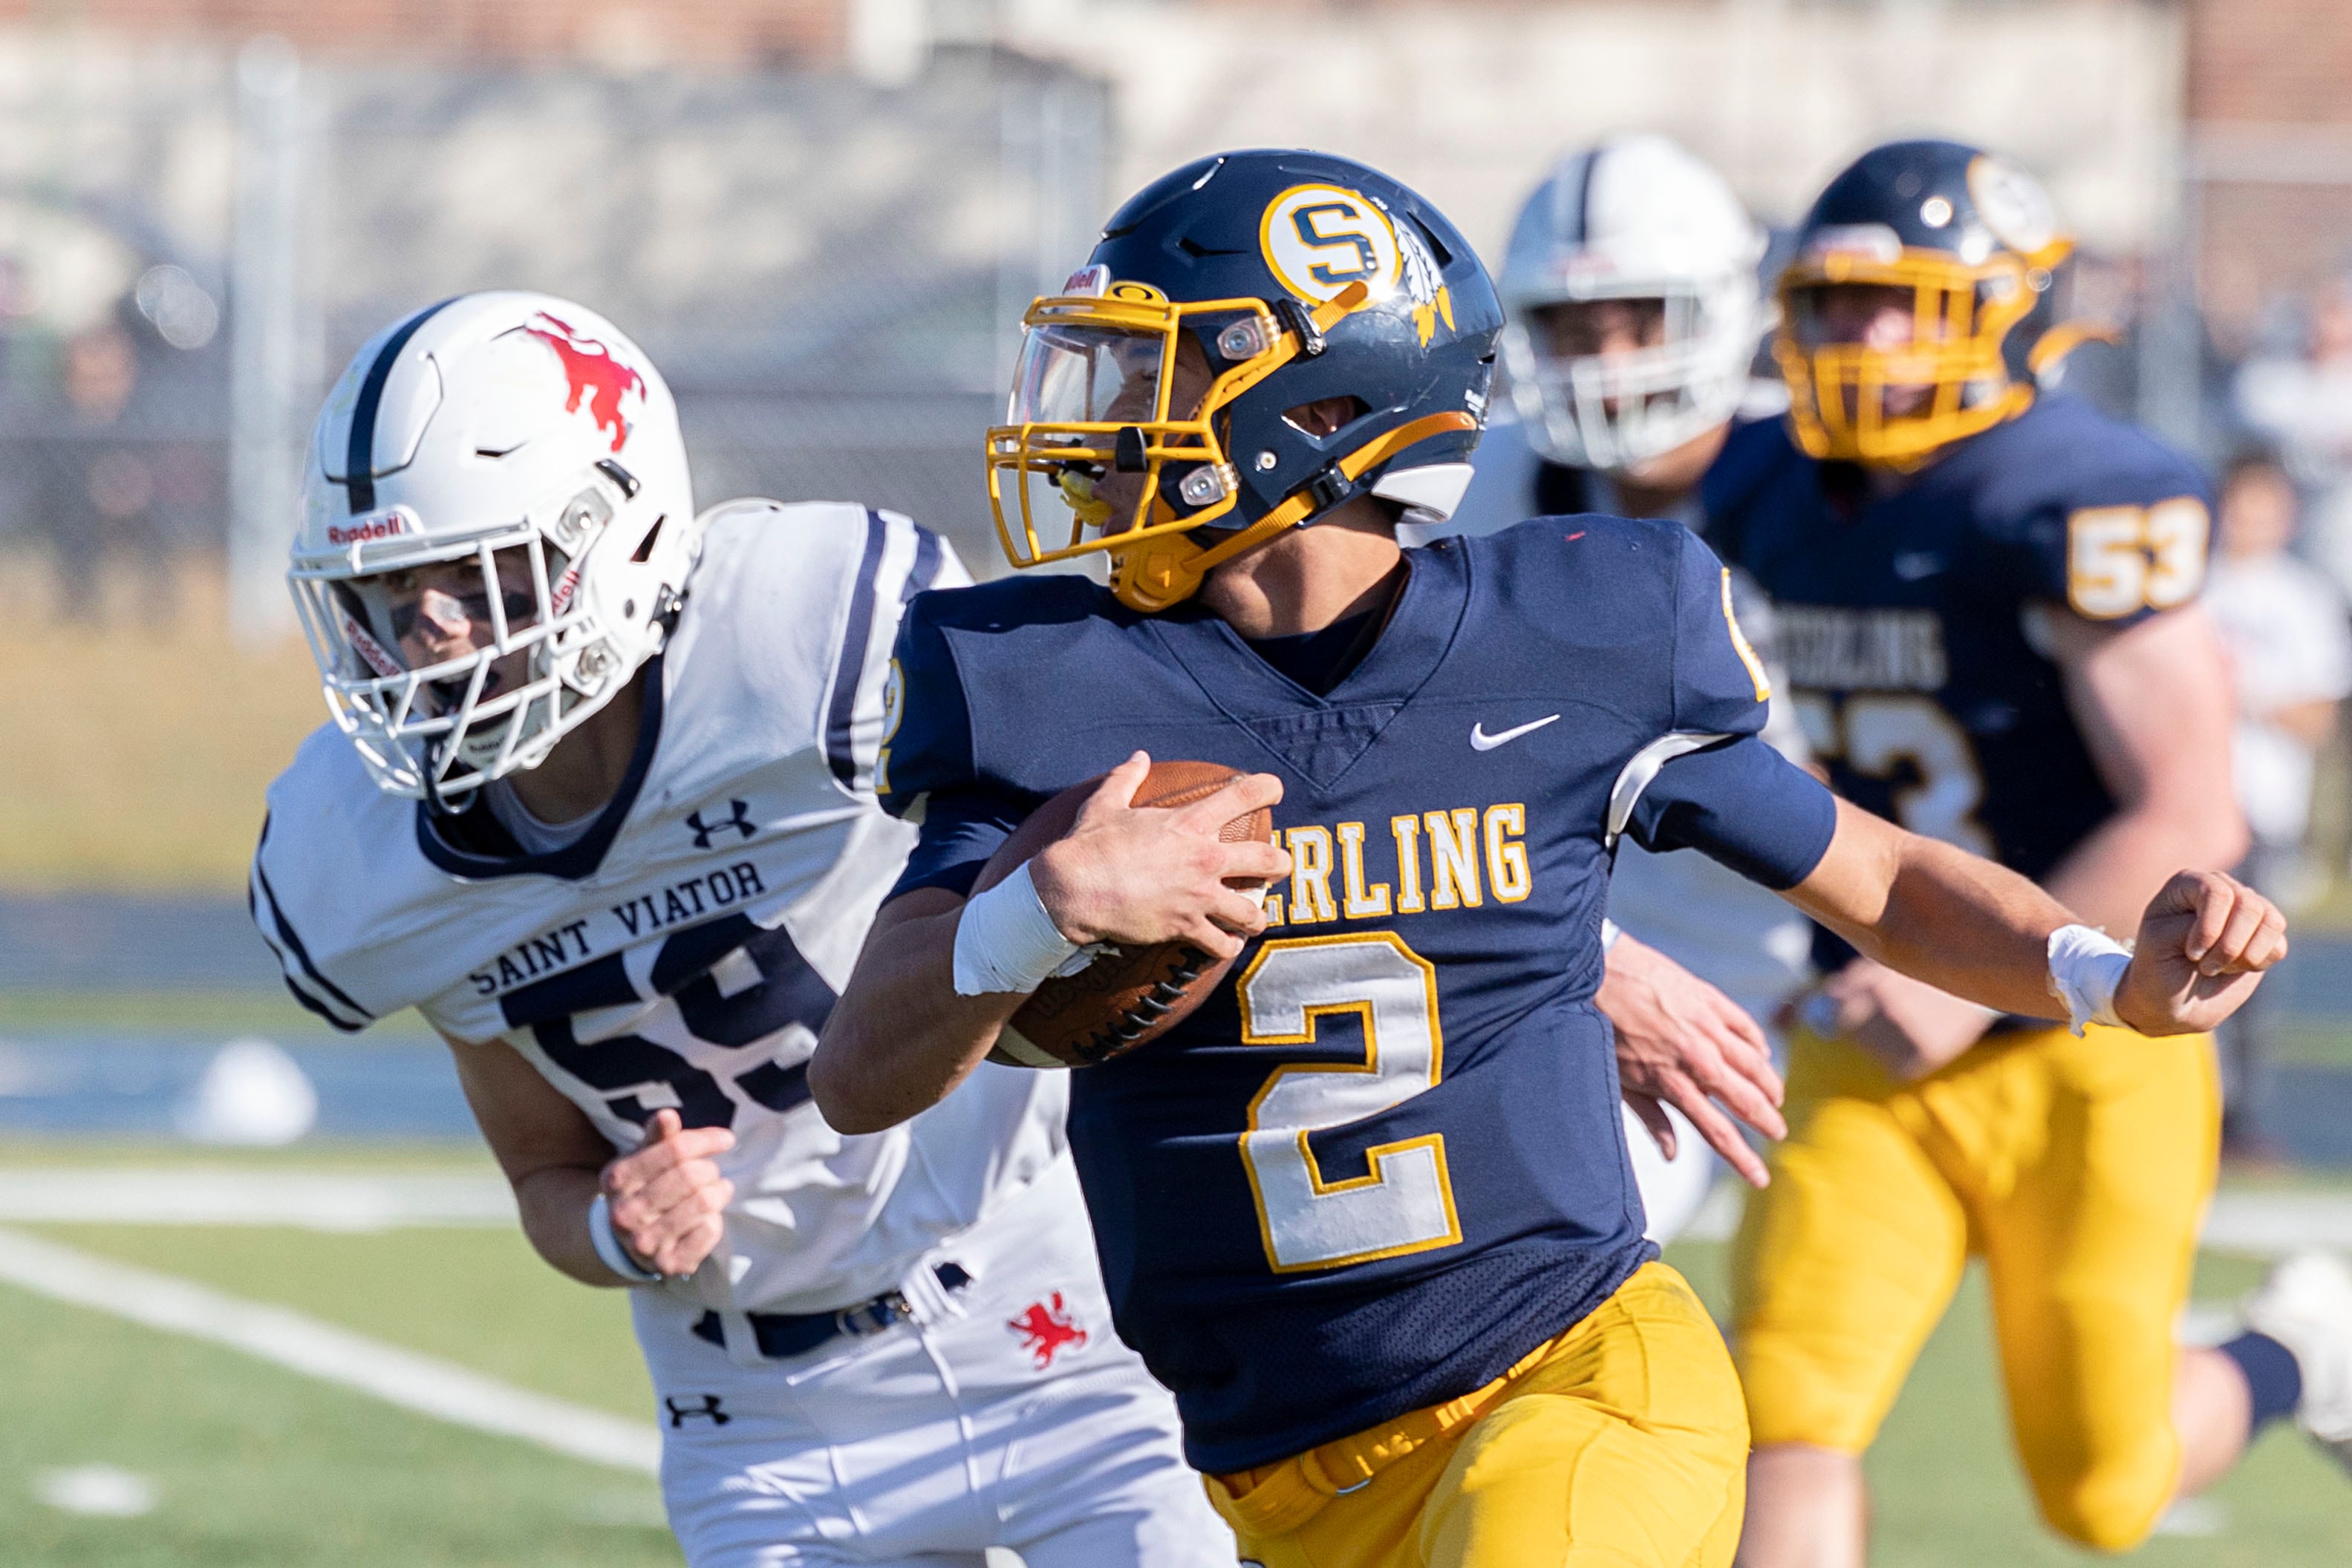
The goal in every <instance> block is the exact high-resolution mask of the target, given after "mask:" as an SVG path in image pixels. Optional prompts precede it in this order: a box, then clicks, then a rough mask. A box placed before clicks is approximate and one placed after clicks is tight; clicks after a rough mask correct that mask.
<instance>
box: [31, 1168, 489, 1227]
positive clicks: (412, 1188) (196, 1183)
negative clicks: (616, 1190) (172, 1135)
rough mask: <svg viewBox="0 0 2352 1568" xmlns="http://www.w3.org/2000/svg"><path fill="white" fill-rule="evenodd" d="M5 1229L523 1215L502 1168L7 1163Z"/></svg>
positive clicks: (453, 1220) (382, 1223) (388, 1222)
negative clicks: (435, 1170) (9, 1226)
mask: <svg viewBox="0 0 2352 1568" xmlns="http://www.w3.org/2000/svg"><path fill="white" fill-rule="evenodd" d="M0 1223H7V1224H16V1225H290V1226H298V1227H299V1228H303V1229H306V1230H336V1231H372V1230H389V1229H394V1228H399V1227H403V1226H413V1225H430V1226H467V1227H476V1226H478V1227H492V1228H495V1227H504V1226H511V1225H513V1224H515V1223H516V1218H515V1205H514V1195H513V1194H512V1193H511V1192H509V1190H508V1189H507V1184H506V1182H505V1180H504V1179H503V1178H501V1177H500V1176H499V1174H498V1173H497V1172H496V1171H484V1172H449V1173H437V1174H436V1173H433V1172H407V1171H382V1172H370V1171H336V1170H315V1169H313V1170H304V1169H301V1168H299V1167H295V1166H289V1167H284V1168H280V1169H276V1170H270V1169H248V1170H230V1169H222V1168H220V1167H218V1166H177V1167H174V1166H117V1167H112V1168H105V1167H90V1166H85V1167H80V1168H76V1167H74V1166H0Z"/></svg>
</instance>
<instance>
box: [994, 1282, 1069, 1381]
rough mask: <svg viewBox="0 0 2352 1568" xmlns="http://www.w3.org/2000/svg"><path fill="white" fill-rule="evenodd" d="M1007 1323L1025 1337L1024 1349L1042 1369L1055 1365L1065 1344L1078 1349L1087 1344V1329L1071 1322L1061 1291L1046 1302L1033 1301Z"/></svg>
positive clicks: (1023, 1339) (1022, 1338)
mask: <svg viewBox="0 0 2352 1568" xmlns="http://www.w3.org/2000/svg"><path fill="white" fill-rule="evenodd" d="M1004 1326H1005V1327H1006V1328H1009V1329H1011V1330H1012V1331H1013V1333H1017V1334H1019V1335H1020V1336H1021V1348H1022V1349H1024V1350H1025V1351H1027V1352H1028V1353H1029V1354H1031V1355H1033V1356H1035V1357H1036V1358H1037V1364H1038V1366H1039V1367H1041V1368H1042V1367H1048V1366H1051V1365H1053V1364H1054V1357H1055V1355H1056V1354H1059V1353H1060V1351H1061V1350H1062V1348H1063V1347H1064V1346H1065V1345H1066V1346H1068V1347H1070V1348H1071V1349H1074V1350H1075V1349H1076V1348H1077V1347H1078V1346H1079V1345H1082V1344H1084V1343H1087V1331H1086V1330H1084V1329H1082V1328H1080V1327H1079V1326H1078V1325H1077V1324H1076V1323H1075V1322H1071V1321H1070V1314H1069V1312H1068V1311H1067V1310H1066V1309H1065V1308H1064V1307H1063V1305H1062V1292H1061V1291H1055V1292H1054V1293H1053V1294H1052V1295H1051V1296H1048V1297H1047V1298H1045V1300H1044V1301H1032V1302H1030V1303H1029V1305H1028V1306H1026V1307H1025V1308H1024V1309H1023V1310H1022V1312H1021V1315H1020V1316H1019V1317H1017V1318H1013V1319H1010V1320H1008V1321H1007V1322H1006V1323H1005V1325H1004Z"/></svg>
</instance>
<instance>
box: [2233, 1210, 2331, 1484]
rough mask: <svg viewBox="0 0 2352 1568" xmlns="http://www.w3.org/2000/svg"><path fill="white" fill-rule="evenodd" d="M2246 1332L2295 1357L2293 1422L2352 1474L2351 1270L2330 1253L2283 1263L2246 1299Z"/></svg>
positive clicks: (2296, 1256)
mask: <svg viewBox="0 0 2352 1568" xmlns="http://www.w3.org/2000/svg"><path fill="white" fill-rule="evenodd" d="M2245 1312H2246V1326H2247V1327H2249V1328H2251V1329H2252V1330H2253V1331H2254V1332H2255V1333H2261V1334H2267V1335H2269V1336H2270V1337H2271V1338H2273V1339H2274V1340H2276V1341H2278V1342H2279V1343H2281V1344H2283V1345H2284V1346H2286V1348H2287V1349H2288V1350H2289V1351H2290V1352H2291V1353H2293V1354H2294V1362H2295V1366H2296V1368H2297V1369H2298V1370H2299V1371H2300V1372H2301V1373H2302V1374H2303V1397H2302V1399H2301V1400H2299V1401H2297V1403H2296V1406H2295V1413H2294V1414H2295V1422H2296V1424H2297V1425H2298V1426H2300V1427H2302V1428H2303V1429H2304V1430H2305V1431H2306V1432H2308V1433H2310V1434H2311V1435H2312V1437H2315V1438H2316V1439H2317V1440H2318V1441H2319V1443H2320V1446H2321V1447H2323V1448H2326V1450H2327V1451H2328V1452H2329V1453H2331V1454H2333V1455H2334V1456H2335V1457H2336V1462H2337V1463H2339V1464H2341V1465H2343V1466H2344V1467H2345V1469H2352V1267H2347V1265H2346V1264H2345V1261H2344V1260H2342V1259H2341V1258H2338V1257H2337V1256H2336V1254H2334V1253H2332V1252H2319V1251H2308V1252H2296V1253H2294V1254H2292V1255H2290V1256H2289V1257H2287V1258H2285V1259H2284V1260H2281V1261H2280V1263H2279V1265H2278V1266H2277V1267H2276V1268H2274V1269H2273V1270H2271V1272H2270V1278H2268V1279H2267V1280H2264V1281H2263V1283H2262V1286H2261V1288H2260V1289H2258V1290H2256V1291H2254V1292H2253V1293H2252V1295H2250V1296H2248V1297H2247V1298H2246V1307H2245Z"/></svg>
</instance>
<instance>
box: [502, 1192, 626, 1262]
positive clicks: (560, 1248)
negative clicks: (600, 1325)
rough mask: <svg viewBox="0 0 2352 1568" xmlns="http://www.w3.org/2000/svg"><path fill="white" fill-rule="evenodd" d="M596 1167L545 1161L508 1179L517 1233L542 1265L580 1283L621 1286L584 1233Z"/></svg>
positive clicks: (586, 1226) (586, 1231)
mask: <svg viewBox="0 0 2352 1568" xmlns="http://www.w3.org/2000/svg"><path fill="white" fill-rule="evenodd" d="M596 1174H597V1173H596V1172H595V1171H594V1170H593V1169H585V1168H583V1167H580V1166H545V1167H543V1168H541V1169H539V1170H535V1171H532V1172H531V1173H530V1174H529V1175H528V1176H518V1177H516V1178H514V1182H513V1186H514V1195H515V1207H516V1208H517V1209H519V1210H520V1212H521V1215H522V1233H523V1237H524V1239H527V1240H528V1241H530V1245H531V1249H532V1250H533V1251H535V1252H537V1253H538V1254H539V1255H540V1256H541V1258H543V1259H545V1260H547V1264H548V1267H550V1268H551V1269H553V1270H555V1271H556V1272H557V1273H559V1274H567V1275H569V1276H571V1277H572V1279H574V1280H577V1281H580V1282H581V1283H582V1284H583V1285H596V1286H600V1287H601V1286H614V1285H626V1284H629V1283H631V1282H632V1281H627V1280H625V1279H623V1278H622V1277H621V1276H620V1275H618V1274H615V1273H614V1272H613V1270H610V1269H607V1268H606V1267H604V1260H602V1259H600V1258H599V1257H597V1256H596V1244H595V1242H594V1241H593V1240H592V1239H590V1238H589V1234H588V1224H589V1206H590V1205H592V1204H593V1203H594V1202H595V1201H596Z"/></svg>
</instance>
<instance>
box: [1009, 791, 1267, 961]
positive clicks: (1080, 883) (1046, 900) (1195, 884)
mask: <svg viewBox="0 0 2352 1568" xmlns="http://www.w3.org/2000/svg"><path fill="white" fill-rule="evenodd" d="M1150 771H1151V758H1150V757H1148V756H1146V755H1145V754H1144V753H1142V752H1140V751H1139V752H1137V753H1136V754H1135V755H1134V756H1132V757H1130V758H1128V759H1127V760H1126V761H1124V762H1122V763H1120V764H1119V765H1118V767H1117V768H1112V769H1111V770H1110V772H1109V773H1108V775H1106V776H1105V777H1104V779H1103V782H1102V788H1101V789H1097V790H1096V791H1095V793H1094V796H1093V798H1092V799H1090V800H1087V803H1086V806H1085V808H1084V809H1083V810H1080V811H1079V812H1078V820H1077V821H1076V823H1074V824H1073V825H1072V826H1071V829H1070V831H1069V833H1068V834H1067V835H1066V837H1064V838H1062V839H1061V840H1059V841H1056V842H1055V843H1051V844H1048V845H1047V846H1045V849H1043V850H1041V851H1039V852H1038V853H1037V856H1036V858H1035V859H1034V860H1032V861H1031V862H1029V877H1030V881H1031V882H1032V883H1034V885H1035V887H1036V889H1037V897H1038V900H1039V902H1041V903H1043V904H1045V913H1046V914H1047V915H1051V916H1052V917H1053V921H1054V925H1055V927H1056V928H1057V929H1059V930H1060V932H1061V933H1062V935H1063V936H1066V937H1067V938H1069V939H1070V940H1071V941H1073V942H1076V943H1077V944H1079V945H1080V946H1085V945H1086V944H1087V943H1091V942H1117V943H1120V944H1124V945H1128V946H1144V945H1148V944H1150V943H1155V942H1174V941H1184V942H1190V943H1191V944H1192V946H1196V947H1198V948H1201V949H1202V951H1203V952H1206V953H1209V954H1212V955H1213V956H1216V957H1219V958H1230V957H1232V956H1234V954H1236V953H1238V952H1240V951H1241V950H1242V944H1243V942H1244V941H1245V940H1246V939H1248V938H1249V937H1252V936H1256V935H1257V933H1258V932H1259V931H1261V930H1263V929H1264V928H1265V911H1264V910H1263V909H1261V908H1260V907H1259V904H1258V900H1257V897H1256V895H1255V894H1249V893H1244V892H1241V891H1239V890H1237V889H1234V888H1232V887H1228V886H1226V885H1225V884H1226V882H1227V881H1228V880H1229V879H1236V880H1243V881H1272V880H1273V879H1274V878H1276V877H1283V876H1288V875H1289V874H1290V856H1289V855H1288V854H1287V853H1286V852H1283V851H1282V850H1280V849H1277V848H1276V847H1275V846H1274V845H1272V844H1268V843H1261V842H1258V841H1244V842H1242V843H1235V844H1228V843H1223V842H1221V841H1219V840H1218V838H1217V830H1218V829H1220V828H1222V827H1223V826H1224V825H1225V824H1226V823H1227V822H1230V821H1233V820H1234V818H1235V817H1239V816H1242V815H1244V814H1245V813H1247V812H1250V811H1254V810H1257V809H1258V808H1259V807H1261V806H1271V805H1273V804H1274V803H1275V802H1276V801H1277V800H1281V799H1282V780H1281V779H1276V777H1275V776H1274V775H1272V774H1270V773H1244V774H1243V775H1241V776H1240V777H1239V778H1236V779H1232V780H1230V781H1229V782H1227V783H1226V784H1225V786H1224V787H1223V789H1219V790H1218V791H1217V792H1216V793H1215V794H1213V795H1210V796H1207V797H1205V798H1203V799H1202V800H1195V801H1193V802H1192V804H1191V805H1189V806H1177V807H1173V808H1160V807H1144V808H1138V807H1137V806H1136V805H1135V803H1134V802H1135V792H1136V790H1137V789H1139V787H1140V786H1141V785H1142V783H1143V779H1144V776H1145V775H1146V774H1148V773H1150Z"/></svg>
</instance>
